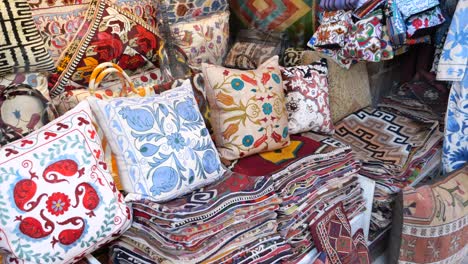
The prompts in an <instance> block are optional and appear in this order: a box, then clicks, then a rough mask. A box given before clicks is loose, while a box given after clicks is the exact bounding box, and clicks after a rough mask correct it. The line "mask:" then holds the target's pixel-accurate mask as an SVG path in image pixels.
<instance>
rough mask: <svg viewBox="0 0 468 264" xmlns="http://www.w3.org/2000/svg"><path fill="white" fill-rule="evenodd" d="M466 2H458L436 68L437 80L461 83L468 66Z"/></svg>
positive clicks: (467, 8) (467, 16) (467, 15)
mask: <svg viewBox="0 0 468 264" xmlns="http://www.w3.org/2000/svg"><path fill="white" fill-rule="evenodd" d="M467 20H468V0H460V1H459V2H458V4H457V9H456V11H455V14H454V16H453V18H452V23H451V24H450V29H449V33H448V35H447V38H446V40H445V44H444V49H443V51H442V55H441V57H440V60H439V65H438V67H437V79H438V80H446V81H462V80H463V77H464V76H465V72H466V67H467V65H468V45H467V43H466V40H467V37H466V36H467V35H468V21H467Z"/></svg>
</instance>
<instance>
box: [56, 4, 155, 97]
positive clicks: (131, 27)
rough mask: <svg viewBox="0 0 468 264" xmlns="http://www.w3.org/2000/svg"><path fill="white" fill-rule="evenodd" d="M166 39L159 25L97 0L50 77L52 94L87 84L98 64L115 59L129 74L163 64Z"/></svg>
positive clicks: (84, 86) (83, 86)
mask: <svg viewBox="0 0 468 264" xmlns="http://www.w3.org/2000/svg"><path fill="white" fill-rule="evenodd" d="M162 43H163V40H162V39H161V37H160V35H159V32H158V29H157V28H156V27H153V26H150V25H149V24H147V23H146V22H145V21H144V20H142V19H141V18H140V17H138V16H136V15H135V14H132V13H129V12H126V11H124V10H123V9H121V8H120V7H119V6H117V5H115V4H112V3H111V2H110V1H108V0H93V1H92V2H91V3H90V4H89V8H88V10H87V12H86V15H85V18H84V21H83V23H82V25H81V27H80V29H79V30H78V32H77V33H76V35H75V38H74V39H73V41H72V42H71V43H70V45H69V46H68V48H67V49H66V50H65V51H64V52H63V53H62V55H61V57H60V59H59V61H58V63H57V72H56V73H54V74H53V75H51V77H50V78H49V81H50V83H51V84H50V85H51V95H52V96H53V97H55V96H57V95H59V94H60V93H62V92H63V91H64V90H65V88H67V89H70V88H72V89H73V88H86V87H87V86H88V84H89V78H90V75H91V73H92V71H93V70H94V68H95V67H96V66H97V65H98V64H100V63H102V62H113V63H116V64H118V65H119V66H120V67H121V68H123V69H124V70H125V71H126V72H127V74H128V75H135V74H138V73H142V72H145V71H149V70H154V69H155V68H159V67H160V56H159V54H160V52H161V48H162V46H163V45H162Z"/></svg>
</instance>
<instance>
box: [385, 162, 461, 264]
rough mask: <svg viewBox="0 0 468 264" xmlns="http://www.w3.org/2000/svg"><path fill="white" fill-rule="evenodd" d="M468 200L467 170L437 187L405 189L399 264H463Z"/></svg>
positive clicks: (444, 180)
mask: <svg viewBox="0 0 468 264" xmlns="http://www.w3.org/2000/svg"><path fill="white" fill-rule="evenodd" d="M467 200H468V167H466V166H465V167H464V168H461V169H460V170H457V171H454V172H453V173H451V174H450V175H448V176H447V177H446V178H445V179H443V180H442V181H439V182H437V183H435V184H432V185H424V186H421V187H419V188H416V189H414V188H409V187H408V188H406V189H404V191H403V201H402V202H403V205H402V206H403V207H402V212H399V213H400V214H401V215H402V217H403V223H402V226H398V227H396V228H397V230H398V231H399V232H398V233H399V234H401V245H400V248H399V252H394V254H393V255H394V256H398V255H399V262H400V263H463V259H464V258H465V259H466V256H467V254H468V237H467V235H466V234H468V205H467V202H466V201H467ZM400 202H401V201H400ZM400 229H401V230H400ZM398 253H399V254H398Z"/></svg>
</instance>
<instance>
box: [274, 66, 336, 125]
mask: <svg viewBox="0 0 468 264" xmlns="http://www.w3.org/2000/svg"><path fill="white" fill-rule="evenodd" d="M281 72H282V75H283V80H284V88H285V92H286V109H287V110H288V113H289V125H288V126H289V132H290V133H291V134H296V133H301V132H307V131H315V132H322V133H326V134H333V132H334V126H333V123H332V121H331V112H330V107H329V102H328V81H327V74H328V69H327V62H326V60H325V59H322V60H321V61H318V62H314V63H312V64H311V65H305V66H296V67H289V68H283V69H282V71H281Z"/></svg>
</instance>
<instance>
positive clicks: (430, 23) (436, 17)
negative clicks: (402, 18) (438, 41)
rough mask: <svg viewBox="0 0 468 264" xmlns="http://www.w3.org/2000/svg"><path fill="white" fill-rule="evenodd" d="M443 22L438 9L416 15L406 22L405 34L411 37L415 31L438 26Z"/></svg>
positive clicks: (440, 11)
mask: <svg viewBox="0 0 468 264" xmlns="http://www.w3.org/2000/svg"><path fill="white" fill-rule="evenodd" d="M444 22H445V18H444V16H443V15H442V10H441V9H440V7H435V8H433V9H431V10H427V11H425V12H422V13H419V14H416V15H413V16H411V17H410V18H408V20H407V21H406V33H407V34H408V37H412V36H413V35H414V34H415V33H416V32H417V31H419V30H423V29H427V28H431V27H435V26H438V25H440V24H442V23H444Z"/></svg>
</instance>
